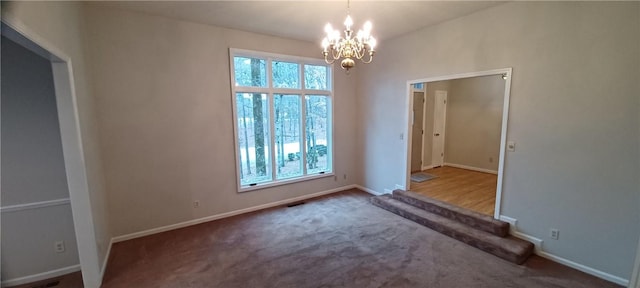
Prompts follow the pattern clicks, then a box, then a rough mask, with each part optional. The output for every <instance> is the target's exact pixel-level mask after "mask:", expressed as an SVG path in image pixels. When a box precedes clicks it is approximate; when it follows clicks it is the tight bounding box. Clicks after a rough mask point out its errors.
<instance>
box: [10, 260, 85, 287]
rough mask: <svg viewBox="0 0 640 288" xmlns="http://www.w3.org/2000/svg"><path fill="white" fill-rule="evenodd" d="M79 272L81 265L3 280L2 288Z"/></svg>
mask: <svg viewBox="0 0 640 288" xmlns="http://www.w3.org/2000/svg"><path fill="white" fill-rule="evenodd" d="M78 271H80V265H73V266H68V267H64V268H60V269H55V270H51V271H47V272H42V273H38V274H33V275H28V276H24V277H19V278H14V279H9V280H3V281H2V285H1V287H10V286H17V285H22V284H27V283H33V282H37V281H42V280H46V279H49V278H54V277H58V276H62V275H65V274H69V273H73V272H78Z"/></svg>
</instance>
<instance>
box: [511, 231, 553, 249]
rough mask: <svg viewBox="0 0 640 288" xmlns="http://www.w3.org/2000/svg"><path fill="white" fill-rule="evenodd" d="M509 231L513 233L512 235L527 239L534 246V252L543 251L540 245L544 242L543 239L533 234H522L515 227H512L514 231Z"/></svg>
mask: <svg viewBox="0 0 640 288" xmlns="http://www.w3.org/2000/svg"><path fill="white" fill-rule="evenodd" d="M509 233H510V234H511V235H513V236H514V237H517V238H520V239H522V240H527V241H529V242H531V243H533V246H534V248H533V252H534V253H536V254H538V253H540V252H542V251H543V249H542V245H543V244H544V241H543V240H542V239H540V238H536V237H533V236H531V235H528V234H524V233H522V232H519V231H518V230H517V229H514V231H510V232H509Z"/></svg>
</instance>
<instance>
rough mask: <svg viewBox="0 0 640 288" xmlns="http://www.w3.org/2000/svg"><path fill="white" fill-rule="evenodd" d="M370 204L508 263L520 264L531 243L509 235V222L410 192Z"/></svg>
mask: <svg viewBox="0 0 640 288" xmlns="http://www.w3.org/2000/svg"><path fill="white" fill-rule="evenodd" d="M371 203H372V204H373V205H376V206H378V207H380V208H383V209H385V210H388V211H390V212H393V213H395V214H398V215H400V216H402V217H404V218H407V219H409V220H412V221H414V222H416V223H419V224H421V225H423V226H426V227H429V228H431V229H433V230H435V231H438V232H440V233H442V234H444V235H447V236H449V237H451V238H454V239H456V240H459V241H462V242H464V243H466V244H468V245H471V246H473V247H476V248H478V249H480V250H482V251H485V252H487V253H491V254H493V255H495V256H498V257H500V258H502V259H505V260H507V261H510V262H513V263H516V264H522V263H524V261H526V260H527V258H529V256H531V254H532V253H533V247H534V246H533V244H531V243H530V242H527V241H525V240H522V239H519V238H515V237H513V236H510V235H509V223H506V222H503V221H499V220H496V219H493V217H491V216H488V215H484V214H480V213H477V212H474V211H469V210H466V209H464V208H460V207H457V206H453V205H451V204H447V203H445V202H442V201H438V200H435V199H431V198H429V197H426V196H422V195H419V194H416V193H413V192H410V191H404V190H394V191H393V194H385V195H381V196H375V197H372V198H371Z"/></svg>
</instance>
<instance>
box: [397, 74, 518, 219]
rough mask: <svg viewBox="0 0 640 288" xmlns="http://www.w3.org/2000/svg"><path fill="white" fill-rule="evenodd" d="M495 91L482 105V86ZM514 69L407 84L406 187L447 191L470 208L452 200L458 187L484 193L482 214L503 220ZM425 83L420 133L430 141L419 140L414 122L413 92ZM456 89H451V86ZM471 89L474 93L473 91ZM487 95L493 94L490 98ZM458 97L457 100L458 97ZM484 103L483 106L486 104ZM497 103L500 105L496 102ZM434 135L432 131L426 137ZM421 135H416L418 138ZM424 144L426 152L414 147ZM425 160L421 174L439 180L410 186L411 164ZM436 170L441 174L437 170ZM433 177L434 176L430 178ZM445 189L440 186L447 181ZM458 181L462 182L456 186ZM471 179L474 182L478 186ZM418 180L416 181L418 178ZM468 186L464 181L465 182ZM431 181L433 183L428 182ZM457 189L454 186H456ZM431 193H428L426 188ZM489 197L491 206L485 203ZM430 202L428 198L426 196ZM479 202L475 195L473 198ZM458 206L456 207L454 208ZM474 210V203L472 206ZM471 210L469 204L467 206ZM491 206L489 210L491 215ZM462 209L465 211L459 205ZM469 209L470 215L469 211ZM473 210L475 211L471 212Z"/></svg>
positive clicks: (411, 183)
mask: <svg viewBox="0 0 640 288" xmlns="http://www.w3.org/2000/svg"><path fill="white" fill-rule="evenodd" d="M484 79H486V81H489V80H490V82H487V83H491V84H483V85H492V86H491V87H492V88H490V89H489V91H490V92H491V95H493V96H491V97H490V99H483V98H482V97H484V96H483V93H480V92H477V93H476V92H474V90H473V89H477V88H478V87H482V86H478V85H479V84H478V83H480V81H485V80H484ZM510 79H511V68H504V69H496V70H489V71H480V72H472V73H464V74H456V75H448V76H440V77H432V78H424V79H416V80H411V81H408V82H407V87H408V89H407V91H408V92H409V93H407V95H409V96H410V97H407V102H408V103H407V106H408V107H409V111H408V112H409V113H408V115H409V116H410V117H409V119H407V125H408V126H407V127H408V129H407V136H408V138H409V139H407V140H408V141H407V148H406V150H405V152H407V154H406V157H407V158H406V159H407V160H406V161H407V162H409V163H407V164H411V165H407V168H406V174H405V176H406V177H405V179H406V182H405V183H406V184H405V185H406V186H405V187H409V190H412V191H413V190H414V188H416V189H430V191H436V189H438V188H436V187H435V186H442V187H448V188H446V189H448V190H449V193H447V194H446V196H448V197H449V198H456V199H458V200H464V201H466V202H469V199H471V198H472V197H469V195H460V196H452V195H451V194H452V192H451V191H452V190H455V189H458V188H455V189H454V187H455V185H459V187H460V189H459V191H463V192H465V191H466V192H465V193H467V192H468V190H470V189H472V188H473V187H475V188H473V189H480V188H479V187H482V189H483V190H485V191H490V192H486V193H485V195H484V196H482V197H478V199H481V200H478V203H479V202H483V204H482V205H483V206H484V208H482V211H478V212H481V213H485V214H490V215H493V216H494V218H496V219H497V218H499V216H500V201H501V194H502V178H503V172H504V171H503V170H504V157H505V147H506V146H505V145H506V131H507V119H508V108H509V95H510V84H511V83H510ZM418 83H422V84H424V86H425V92H426V94H425V99H426V100H425V105H423V106H424V107H425V110H424V111H423V115H424V118H425V119H424V121H423V123H424V124H423V126H422V127H421V132H422V131H426V132H430V133H425V134H427V135H426V136H425V135H423V134H417V131H418V129H416V127H415V122H414V121H413V118H414V117H415V116H414V115H415V114H416V113H414V112H413V110H414V109H415V106H416V104H415V103H414V101H415V97H414V95H413V92H414V91H413V90H412V87H413V86H414V85H415V84H418ZM447 85H453V86H447ZM472 88H473V89H472ZM486 93H489V92H486ZM456 95H458V97H456ZM483 101H484V102H483ZM498 101H499V102H498ZM428 130H431V131H428ZM416 134H417V135H416ZM416 136H417V137H419V138H421V139H422V140H423V141H422V147H423V149H422V151H420V149H416V147H414V145H415V144H416V143H419V141H415V140H414V137H416ZM420 152H421V154H422V155H421V158H423V160H424V162H423V165H422V166H423V167H422V168H423V169H422V173H425V172H426V173H428V174H432V175H428V176H435V177H426V178H427V179H435V180H428V181H426V182H419V181H416V182H412V180H411V178H412V177H410V176H411V174H412V172H415V171H416V170H415V166H414V165H413V163H411V162H413V161H412V159H415V158H417V157H416V156H415V155H413V154H414V153H420ZM434 167H438V168H434ZM430 172H431V173H430ZM445 178H447V179H446V180H447V181H445V182H447V183H442V181H443V180H445ZM452 179H458V180H452ZM469 179H476V180H474V181H477V182H474V183H471V182H469ZM414 180H415V178H414ZM462 180H466V181H462ZM430 181H432V182H430ZM438 181H440V183H436V182H438ZM452 185H453V186H452ZM427 187H428V188H427ZM487 195H490V196H489V198H490V199H489V200H487ZM428 196H429V195H428ZM474 196H477V194H474ZM452 204H454V205H458V203H452ZM471 204H474V203H471ZM465 205H467V204H465ZM487 205H490V206H489V208H488V209H487V208H486V207H487ZM458 206H463V207H464V205H458ZM465 208H467V209H471V208H468V207H465ZM471 210H473V209H471Z"/></svg>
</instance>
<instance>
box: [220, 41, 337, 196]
mask: <svg viewBox="0 0 640 288" xmlns="http://www.w3.org/2000/svg"><path fill="white" fill-rule="evenodd" d="M236 56H239V57H247V58H259V59H264V60H265V61H266V77H267V79H266V81H267V87H244V86H236V85H235V83H236V81H235V67H234V63H235V61H234V57H236ZM272 61H283V62H290V63H297V64H299V65H300V66H299V67H300V69H299V70H300V71H299V73H300V83H299V84H300V88H274V87H273V79H272V77H271V66H272ZM305 64H307V65H319V66H327V67H328V73H329V77H327V78H328V79H327V81H328V83H327V86H328V87H329V90H318V89H305V79H304V65H305ZM229 68H230V70H229V72H230V78H231V103H232V104H233V113H232V114H233V136H234V139H233V143H234V150H235V153H236V155H235V158H236V184H237V188H238V192H247V191H253V190H258V189H264V188H268V187H274V186H280V185H286V184H291V183H296V182H302V181H309V180H313V179H318V178H324V177H330V176H334V175H335V167H334V166H333V163H334V161H333V159H335V152H334V148H333V147H334V146H333V138H334V133H333V131H334V122H335V121H334V118H333V115H334V114H333V106H334V101H333V89H334V85H333V84H334V81H333V74H334V73H333V65H328V64H327V63H325V62H324V60H322V59H315V58H306V57H299V56H289V55H281V54H274V53H266V52H259V51H252V50H244V49H236V48H229ZM237 93H262V94H266V95H267V103H266V104H267V105H268V109H267V111H268V113H269V123H265V125H269V140H268V141H269V142H268V143H269V160H270V161H269V165H270V167H269V169H267V170H268V172H269V173H271V179H272V180H271V181H267V182H260V183H255V184H251V185H244V186H243V185H242V183H241V180H240V165H242V163H241V161H242V158H241V153H242V152H241V151H240V147H239V143H238V133H239V127H238V115H237V114H238V109H237V108H238V107H237V101H236V94H237ZM275 94H285V95H287V94H295V95H300V119H301V120H300V121H301V124H300V128H301V131H300V140H301V147H300V150H301V151H300V156H301V157H300V161H301V165H302V175H301V176H297V177H292V178H287V179H282V180H278V179H277V175H276V171H277V168H276V166H275V165H277V161H276V159H275V155H276V145H275V117H274V116H275V115H274V113H275V112H274V109H273V105H274V95H275ZM307 95H309V96H314V95H321V96H326V97H327V98H328V99H329V109H328V111H327V113H328V118H329V120H330V121H331V125H328V127H327V128H328V129H329V131H328V132H327V135H329V137H328V139H327V145H326V146H327V149H328V150H329V153H327V154H326V155H327V156H329V158H328V159H327V167H328V169H329V171H324V172H319V173H314V174H307V162H306V158H307V155H306V153H305V149H306V147H305V145H306V144H305V143H304V142H305V139H306V127H305V125H306V121H305V119H306V115H307V114H306V104H305V103H306V101H305V97H306V96H307Z"/></svg>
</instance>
